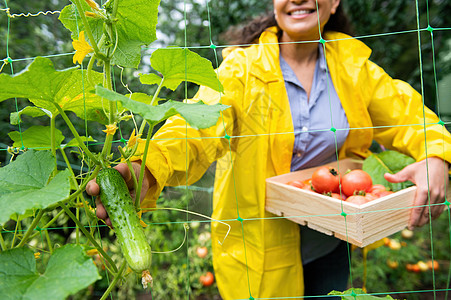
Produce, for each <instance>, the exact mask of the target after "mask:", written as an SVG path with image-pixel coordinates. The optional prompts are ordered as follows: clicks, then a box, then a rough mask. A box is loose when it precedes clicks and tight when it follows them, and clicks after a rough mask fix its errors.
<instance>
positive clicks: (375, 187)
mask: <svg viewBox="0 0 451 300" xmlns="http://www.w3.org/2000/svg"><path fill="white" fill-rule="evenodd" d="M386 190H387V188H386V187H385V186H384V185H382V184H373V185H372V186H371V188H370V189H369V190H368V193H372V194H375V195H377V194H378V193H380V192H382V191H386Z"/></svg>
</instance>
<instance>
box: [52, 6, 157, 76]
mask: <svg viewBox="0 0 451 300" xmlns="http://www.w3.org/2000/svg"><path fill="white" fill-rule="evenodd" d="M81 2H82V6H83V9H84V10H85V11H91V12H92V11H93V10H92V9H91V8H90V7H89V6H88V5H87V4H86V2H85V1H81ZM113 2H114V1H109V2H107V3H106V5H105V9H106V11H107V12H111V11H112V4H113ZM159 4H160V0H119V6H118V10H117V15H116V20H117V21H116V22H115V27H116V29H117V39H118V42H117V47H116V51H115V52H114V54H113V57H112V60H111V63H112V64H116V65H120V66H123V67H130V68H137V67H138V65H139V63H140V61H141V47H142V46H143V45H148V44H150V43H152V42H153V41H155V40H156V25H157V21H158V6H159ZM59 19H60V21H61V22H62V23H63V25H64V26H65V27H66V28H67V29H69V30H70V31H71V32H72V38H73V39H78V35H79V32H80V31H85V30H86V29H85V28H84V26H83V23H82V21H81V19H80V17H79V14H78V11H77V10H76V7H75V5H74V4H72V5H68V6H66V7H65V8H64V9H63V10H62V12H61V14H60V17H59ZM88 23H89V27H90V28H91V31H92V33H93V36H94V39H95V40H96V43H98V42H99V40H100V39H101V37H102V34H103V33H104V29H103V20H102V19H100V18H88ZM115 36H116V32H115V33H113V38H114V39H115ZM110 42H111V44H112V45H114V44H115V42H116V41H115V40H113V41H110ZM90 43H92V41H90ZM100 50H101V51H102V52H104V53H105V54H106V53H107V48H106V47H105V46H102V47H101V49H100Z"/></svg>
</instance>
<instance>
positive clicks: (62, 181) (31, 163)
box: [0, 150, 70, 225]
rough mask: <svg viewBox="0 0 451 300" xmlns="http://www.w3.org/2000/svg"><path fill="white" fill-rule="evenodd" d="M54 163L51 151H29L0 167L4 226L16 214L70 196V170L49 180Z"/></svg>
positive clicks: (0, 222) (0, 205) (0, 216)
mask: <svg viewBox="0 0 451 300" xmlns="http://www.w3.org/2000/svg"><path fill="white" fill-rule="evenodd" d="M54 166H55V160H54V157H53V156H52V154H51V153H50V151H34V150H29V151H27V152H25V153H24V154H21V155H20V156H19V157H18V158H17V159H16V160H15V161H13V162H12V163H10V164H8V165H6V166H5V167H3V168H0V207H1V209H0V225H3V224H4V223H5V222H6V221H8V220H9V218H10V216H11V215H12V214H14V213H17V214H19V215H21V214H23V213H25V211H26V210H27V209H33V208H46V207H47V206H49V205H51V204H54V203H57V202H58V201H61V200H63V199H65V198H67V197H68V196H69V192H70V184H69V177H70V172H69V170H65V171H62V172H60V173H58V174H57V175H56V176H55V177H54V178H53V179H52V180H51V181H50V182H48V180H49V178H50V175H51V174H52V172H53V168H54Z"/></svg>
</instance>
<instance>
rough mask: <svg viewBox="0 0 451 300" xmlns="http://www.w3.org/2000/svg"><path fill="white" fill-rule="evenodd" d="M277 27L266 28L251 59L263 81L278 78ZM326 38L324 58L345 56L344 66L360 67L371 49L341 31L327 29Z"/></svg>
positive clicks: (227, 49)
mask: <svg viewBox="0 0 451 300" xmlns="http://www.w3.org/2000/svg"><path fill="white" fill-rule="evenodd" d="M277 32H278V29H277V27H275V26H274V27H270V28H267V29H266V30H265V31H264V32H263V33H262V34H261V35H260V38H259V40H258V44H255V45H252V46H250V47H257V49H256V50H257V51H256V56H255V57H254V59H253V60H252V65H251V68H250V71H251V73H252V74H253V75H254V76H256V77H257V78H259V79H260V80H262V81H263V82H265V83H268V82H272V81H277V80H279V79H280V75H281V70H280V66H279V64H275V63H274V61H278V60H279V44H278V43H279V40H278V37H277ZM324 39H325V40H326V60H327V59H328V55H332V56H334V57H340V58H345V59H344V60H342V61H340V62H339V63H340V64H342V65H343V66H344V67H345V68H346V65H348V66H354V67H360V66H362V65H363V64H364V63H365V62H366V61H367V60H368V59H369V57H370V55H371V49H370V48H369V47H368V46H366V45H365V44H364V43H363V42H361V41H359V40H357V39H355V38H353V37H351V36H349V35H347V34H344V33H341V32H335V31H328V32H326V33H325V34H324ZM231 50H232V49H231V48H226V49H224V52H223V56H224V57H226V56H227V54H228V53H229V52H230V51H231Z"/></svg>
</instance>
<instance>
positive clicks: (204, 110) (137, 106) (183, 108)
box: [96, 86, 229, 129]
mask: <svg viewBox="0 0 451 300" xmlns="http://www.w3.org/2000/svg"><path fill="white" fill-rule="evenodd" d="M96 94H97V95H99V96H101V97H104V98H106V99H108V100H110V101H120V102H121V103H122V105H123V106H124V107H125V108H127V109H129V110H130V111H131V112H133V113H135V114H139V115H141V116H142V117H143V118H144V119H146V121H147V122H149V123H150V124H158V123H160V122H161V121H164V120H166V119H167V118H169V117H172V116H174V115H177V114H180V115H181V116H182V118H184V119H185V120H186V121H187V122H188V124H189V125H190V126H191V127H193V128H195V129H202V128H208V127H211V126H213V125H215V124H216V122H217V121H218V118H219V116H220V112H221V111H223V110H225V109H227V108H228V107H229V106H227V105H223V104H214V105H206V104H205V103H203V102H202V101H199V102H196V103H182V102H178V101H171V100H169V101H167V102H165V103H163V104H160V105H157V106H150V105H147V104H144V103H141V102H138V101H134V100H132V99H130V98H128V97H125V96H124V95H121V94H118V93H116V92H113V91H110V90H108V89H106V88H103V87H101V86H97V87H96Z"/></svg>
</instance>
